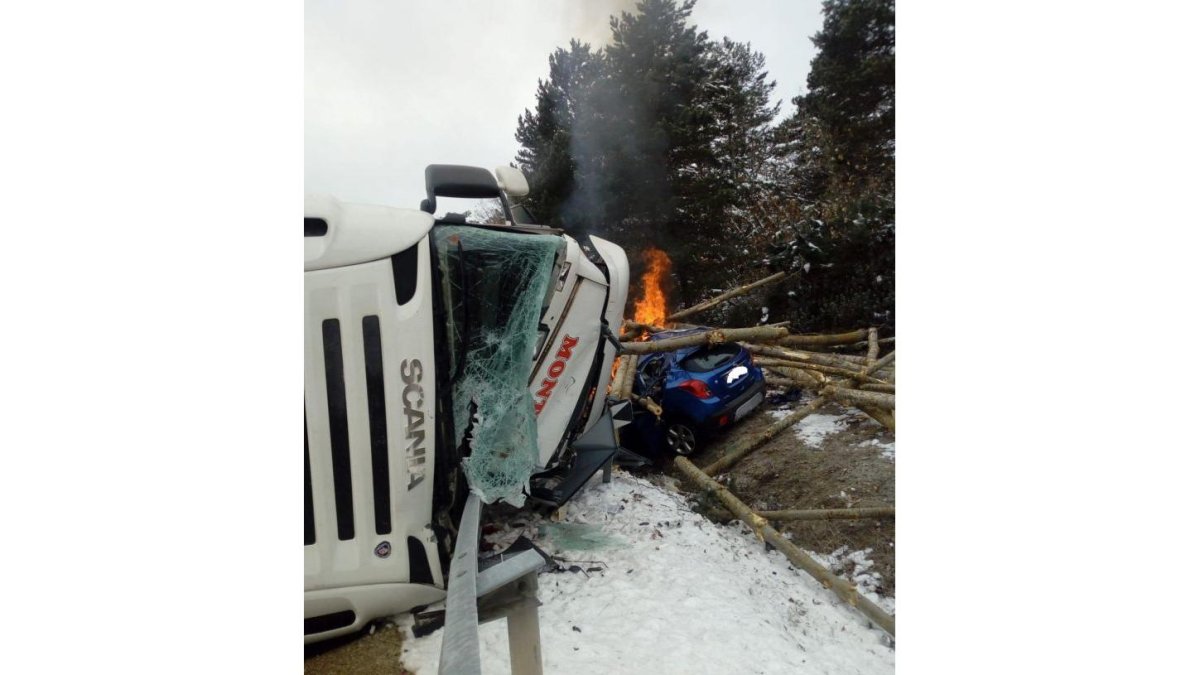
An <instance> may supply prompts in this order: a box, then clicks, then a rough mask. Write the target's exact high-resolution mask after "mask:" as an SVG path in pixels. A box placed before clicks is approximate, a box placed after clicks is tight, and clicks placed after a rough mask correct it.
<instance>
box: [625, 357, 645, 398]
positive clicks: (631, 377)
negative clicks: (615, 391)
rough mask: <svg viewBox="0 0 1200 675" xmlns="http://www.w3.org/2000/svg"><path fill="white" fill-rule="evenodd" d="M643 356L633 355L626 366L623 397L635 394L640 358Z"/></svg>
mask: <svg viewBox="0 0 1200 675" xmlns="http://www.w3.org/2000/svg"><path fill="white" fill-rule="evenodd" d="M640 358H641V357H639V356H637V355H632V356H630V357H629V362H628V363H627V364H626V366H625V378H624V379H623V380H622V381H621V398H629V397H631V396H633V384H634V382H636V381H637V369H638V360H639V359H640Z"/></svg>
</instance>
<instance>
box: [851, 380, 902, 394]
mask: <svg viewBox="0 0 1200 675" xmlns="http://www.w3.org/2000/svg"><path fill="white" fill-rule="evenodd" d="M858 388H859V389H862V390H863V391H879V392H883V393H885V394H894V393H896V385H894V384H892V383H891V382H885V383H883V384H878V383H875V382H864V383H863V384H860V385H858Z"/></svg>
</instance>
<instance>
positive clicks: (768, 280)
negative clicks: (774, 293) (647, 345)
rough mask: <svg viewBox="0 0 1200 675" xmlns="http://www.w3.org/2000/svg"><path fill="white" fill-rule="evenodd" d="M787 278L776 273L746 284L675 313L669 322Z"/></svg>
mask: <svg viewBox="0 0 1200 675" xmlns="http://www.w3.org/2000/svg"><path fill="white" fill-rule="evenodd" d="M787 276H788V273H787V272H776V273H775V274H772V275H771V276H769V277H767V278H765V279H759V280H758V281H755V282H754V283H752V284H746V285H745V286H739V287H737V288H735V289H733V290H732V291H726V292H724V293H722V294H720V295H718V296H717V297H715V298H713V299H712V300H706V301H704V302H702V303H700V304H698V305H694V306H692V307H688V308H687V309H683V310H680V311H678V312H675V313H674V314H672V315H671V316H668V317H667V321H678V320H680V319H682V318H684V317H688V316H691V315H693V314H699V313H700V312H703V311H705V310H708V309H712V308H713V307H716V306H717V305H719V304H721V303H723V302H725V301H726V300H730V299H732V298H736V297H737V296H739V295H745V294H746V293H749V292H750V291H752V290H754V289H756V288H758V287H760V286H766V285H767V284H769V283H772V282H775V281H779V280H781V279H783V278H785V277H787Z"/></svg>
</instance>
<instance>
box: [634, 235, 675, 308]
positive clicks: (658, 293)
mask: <svg viewBox="0 0 1200 675" xmlns="http://www.w3.org/2000/svg"><path fill="white" fill-rule="evenodd" d="M642 259H643V260H645V261H646V272H645V273H644V274H642V297H640V298H638V300H637V301H636V302H634V305H633V320H634V321H636V322H638V323H644V324H650V325H652V326H661V325H663V324H664V323H665V322H666V320H667V295H666V293H665V292H664V291H663V282H665V281H666V279H667V275H668V274H670V272H671V259H670V258H669V257H667V254H666V253H665V252H664V251H662V250H660V249H657V248H654V247H653V246H651V247H650V248H648V249H646V250H645V251H643V252H642Z"/></svg>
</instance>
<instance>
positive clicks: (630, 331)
mask: <svg viewBox="0 0 1200 675" xmlns="http://www.w3.org/2000/svg"><path fill="white" fill-rule="evenodd" d="M664 330H666V328H663V327H662V326H654V325H651V324H648V323H637V322H635V321H626V322H625V323H623V324H621V339H622V340H631V339H634V338H638V337H641V336H642V334H644V333H661V332H663V331H664Z"/></svg>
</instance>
